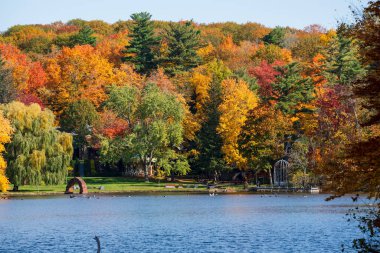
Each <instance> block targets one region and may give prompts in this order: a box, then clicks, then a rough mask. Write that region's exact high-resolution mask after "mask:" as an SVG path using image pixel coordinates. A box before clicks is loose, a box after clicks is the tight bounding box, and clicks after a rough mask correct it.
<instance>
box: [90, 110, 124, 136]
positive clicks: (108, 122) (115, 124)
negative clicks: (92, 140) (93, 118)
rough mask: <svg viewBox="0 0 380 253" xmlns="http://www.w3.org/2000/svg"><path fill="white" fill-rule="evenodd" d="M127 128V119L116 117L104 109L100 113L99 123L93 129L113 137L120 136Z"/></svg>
mask: <svg viewBox="0 0 380 253" xmlns="http://www.w3.org/2000/svg"><path fill="white" fill-rule="evenodd" d="M127 129H128V122H127V121H125V120H122V119H120V118H118V117H117V115H116V114H115V113H113V112H112V111H105V112H103V113H101V115H100V124H99V126H98V127H97V128H96V129H95V132H96V133H99V134H101V135H103V136H105V137H108V138H110V139H113V138H115V137H117V136H122V135H123V134H124V133H125V131H126V130H127Z"/></svg>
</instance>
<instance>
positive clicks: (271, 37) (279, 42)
mask: <svg viewBox="0 0 380 253" xmlns="http://www.w3.org/2000/svg"><path fill="white" fill-rule="evenodd" d="M285 34H286V28H284V27H280V26H276V27H275V28H274V29H273V30H272V31H270V33H268V34H267V35H265V36H264V37H263V41H264V42H265V43H266V44H274V45H276V46H279V47H284V41H285Z"/></svg>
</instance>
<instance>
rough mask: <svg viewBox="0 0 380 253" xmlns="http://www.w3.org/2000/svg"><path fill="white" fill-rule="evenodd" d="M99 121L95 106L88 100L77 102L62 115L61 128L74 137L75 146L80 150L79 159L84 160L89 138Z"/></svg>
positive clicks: (70, 105)
mask: <svg viewBox="0 0 380 253" xmlns="http://www.w3.org/2000/svg"><path fill="white" fill-rule="evenodd" d="M98 119H99V116H98V113H97V112H96V110H95V107H94V105H93V104H92V103H91V102H90V101H88V100H78V101H75V102H73V103H71V104H69V106H68V107H67V108H66V110H65V111H64V112H63V114H62V115H61V120H60V122H61V128H62V130H64V131H65V132H70V133H72V134H73V135H74V146H75V147H77V148H79V157H80V159H83V158H84V156H85V154H86V147H87V145H88V136H91V134H92V128H93V127H94V125H95V124H96V123H97V121H98Z"/></svg>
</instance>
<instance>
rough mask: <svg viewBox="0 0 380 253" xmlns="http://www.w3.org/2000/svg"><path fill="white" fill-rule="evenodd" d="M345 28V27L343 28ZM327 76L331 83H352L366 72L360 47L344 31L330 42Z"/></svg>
mask: <svg viewBox="0 0 380 253" xmlns="http://www.w3.org/2000/svg"><path fill="white" fill-rule="evenodd" d="M341 29H343V27H342V28H341ZM325 57H326V64H325V69H326V71H325V76H326V78H327V80H328V81H329V83H330V84H331V85H336V84H342V85H348V86H350V85H352V84H353V83H355V82H356V81H357V80H359V79H360V78H361V77H363V76H364V74H365V69H364V68H363V66H362V64H361V63H360V60H359V48H358V46H357V45H355V43H354V41H353V40H352V39H351V38H349V37H346V36H344V35H343V31H340V32H338V34H337V36H336V37H335V38H334V39H333V40H332V41H331V42H330V44H329V47H328V49H327V50H326V52H325Z"/></svg>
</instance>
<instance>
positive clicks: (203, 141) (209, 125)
mask: <svg viewBox="0 0 380 253" xmlns="http://www.w3.org/2000/svg"><path fill="white" fill-rule="evenodd" d="M206 71H207V72H208V75H211V77H212V81H211V84H210V88H209V89H208V97H209V99H208V101H207V105H206V106H205V107H204V109H203V110H204V114H205V120H204V121H202V122H201V128H200V130H199V131H198V133H197V134H196V139H195V143H194V145H193V146H194V148H195V149H196V151H197V153H198V155H197V156H196V157H194V159H192V168H193V169H194V170H198V172H199V173H202V174H206V175H208V177H210V176H213V179H214V181H217V179H218V175H219V174H220V173H221V172H222V171H224V170H227V169H228V168H229V167H228V166H227V164H226V163H225V161H224V159H223V153H222V146H223V139H222V137H221V136H220V135H219V133H218V131H217V127H218V126H219V119H220V112H219V110H218V108H219V105H220V103H221V102H222V86H221V83H222V81H223V80H224V79H227V78H228V77H230V76H231V75H232V72H231V71H230V70H229V69H228V68H227V67H226V66H225V65H224V64H223V62H221V61H213V62H211V63H209V64H207V65H206Z"/></svg>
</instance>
